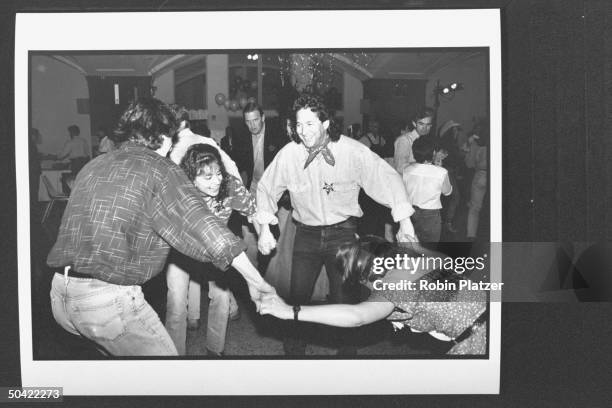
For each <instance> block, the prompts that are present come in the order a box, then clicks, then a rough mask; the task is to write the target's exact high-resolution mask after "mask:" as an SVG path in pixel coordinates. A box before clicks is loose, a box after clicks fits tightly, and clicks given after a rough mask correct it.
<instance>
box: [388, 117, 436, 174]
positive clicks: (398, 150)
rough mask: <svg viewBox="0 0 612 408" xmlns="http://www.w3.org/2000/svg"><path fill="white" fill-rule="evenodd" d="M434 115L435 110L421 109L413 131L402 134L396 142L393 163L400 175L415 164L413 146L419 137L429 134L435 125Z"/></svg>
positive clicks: (414, 119) (413, 125)
mask: <svg viewBox="0 0 612 408" xmlns="http://www.w3.org/2000/svg"><path fill="white" fill-rule="evenodd" d="M434 115H435V112H434V110H433V109H431V108H429V107H427V106H425V107H423V108H421V109H419V110H418V111H417V112H416V113H415V114H414V116H413V118H412V121H411V123H412V130H411V131H409V132H407V133H402V134H401V135H400V136H399V137H398V138H397V139H396V140H395V153H394V156H393V162H394V164H395V169H396V170H397V172H398V173H399V174H402V173H403V172H404V168H405V167H406V166H407V165H409V164H411V163H414V162H415V160H414V156H413V154H412V144H413V143H414V141H415V140H417V139H418V138H419V137H421V136H427V135H428V134H429V132H430V131H431V127H432V125H433V118H434Z"/></svg>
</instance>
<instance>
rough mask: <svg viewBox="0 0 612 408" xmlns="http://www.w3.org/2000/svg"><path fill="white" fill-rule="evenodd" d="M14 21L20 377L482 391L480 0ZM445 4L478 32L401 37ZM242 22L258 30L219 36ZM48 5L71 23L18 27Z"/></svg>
mask: <svg viewBox="0 0 612 408" xmlns="http://www.w3.org/2000/svg"><path fill="white" fill-rule="evenodd" d="M346 14H348V15H346ZM341 15H342V18H340V17H341ZM18 17H19V18H18V20H17V37H16V44H17V45H16V66H17V67H18V69H19V68H22V69H21V70H20V71H19V72H20V74H19V75H18V76H16V83H18V84H22V85H23V87H22V89H21V90H18V91H16V98H17V99H16V106H15V110H16V120H17V123H19V124H20V126H18V127H17V128H18V129H19V130H18V133H24V135H25V132H27V135H25V136H24V137H23V138H17V139H18V143H16V144H17V155H18V157H21V156H20V154H21V155H22V156H23V157H22V159H19V158H18V160H17V173H18V177H20V175H21V176H23V178H29V188H27V187H28V186H26V185H25V184H23V185H20V186H19V191H18V197H19V199H20V203H21V204H23V205H20V206H19V207H18V208H19V217H18V218H19V229H20V231H21V232H22V237H23V238H24V239H22V240H21V241H20V246H19V248H20V251H21V252H20V254H21V255H20V260H21V261H20V269H21V268H23V269H24V272H23V273H20V278H19V289H20V290H19V306H20V311H21V312H22V313H21V315H20V320H21V323H22V325H21V343H22V346H21V353H22V354H21V359H22V365H23V382H24V384H26V383H30V384H37V383H40V382H41V381H43V382H45V383H47V384H54V383H57V384H58V385H59V386H62V387H64V392H65V393H66V394H75V395H88V394H93V395H95V394H104V395H114V394H138V393H142V392H147V393H160V394H192V395H216V394H225V393H227V392H229V391H230V390H231V392H232V393H236V394H293V393H298V392H300V393H303V392H304V390H298V388H296V384H295V383H293V382H289V381H288V378H287V376H286V375H285V374H284V373H286V372H291V373H292V378H295V377H297V378H299V379H301V380H302V381H309V382H310V384H311V389H310V390H308V391H307V392H309V393H314V394H326V393H333V394H338V393H340V394H342V393H368V392H372V391H373V390H371V389H368V388H367V387H365V388H364V387H363V386H362V385H360V384H358V383H356V382H353V381H350V380H347V381H343V382H341V383H338V382H335V383H333V382H332V380H333V379H334V378H337V376H338V375H344V376H348V377H354V378H358V376H359V375H360V374H359V371H362V370H363V372H364V373H365V372H368V371H372V370H373V371H374V372H376V373H377V375H378V376H379V377H380V378H379V382H381V383H382V385H381V384H377V392H385V393H391V394H393V393H402V394H403V393H456V392H460V390H461V389H462V387H463V384H464V383H465V384H467V383H470V384H472V386H473V387H476V388H479V390H478V391H479V392H481V393H497V392H498V390H499V342H500V322H499V316H500V304H499V301H497V302H495V301H493V300H494V299H496V296H498V295H495V294H494V292H496V291H498V289H497V286H499V287H500V288H501V268H500V267H499V265H498V264H497V262H499V259H496V255H495V252H496V251H495V250H494V249H493V248H490V247H489V243H490V242H499V241H500V240H501V238H500V234H501V226H500V216H499V214H500V212H501V206H500V192H501V185H500V183H501V166H500V165H501V134H500V129H501V98H500V91H501V89H500V86H501V83H500V75H501V66H500V62H501V61H500V39H499V13H498V12H497V11H495V10H455V11H454V12H453V13H452V14H451V13H449V11H443V10H438V11H433V10H430V11H425V10H422V11H410V10H402V11H397V12H394V13H389V12H384V11H380V12H377V13H371V12H364V11H344V12H342V13H338V12H334V11H327V12H323V11H316V12H315V11H311V12H299V13H298V12H288V11H285V12H265V13H264V12H236V13H231V12H217V13H204V12H200V13H157V14H150V13H98V14H80V13H72V14H64V15H55V14H52V13H51V14H44V15H43V14H22V15H19V16H18ZM366 18H367V19H368V22H369V24H371V25H372V26H373V27H377V31H376V32H377V34H376V35H372V34H371V33H370V34H367V35H366V34H364V33H362V32H360V31H359V30H356V29H355V27H353V26H352V23H357V24H356V26H358V25H359V24H358V23H359V22H360V21H363V19H366ZM449 18H450V19H452V21H453V22H455V23H457V22H458V21H461V22H462V24H463V25H466V26H467V25H472V26H476V25H478V27H479V30H477V31H475V32H472V31H470V30H465V31H464V32H463V33H462V34H460V35H457V36H455V37H454V38H448V37H447V36H442V35H438V36H436V35H431V36H429V37H427V38H415V37H414V36H410V35H409V33H406V30H405V28H402V30H401V32H402V33H403V34H406V35H399V31H398V30H399V29H398V25H397V23H398V21H400V20H402V19H409V20H410V21H414V24H413V25H412V27H411V30H415V31H418V30H419V29H420V28H421V27H424V26H427V24H429V23H430V22H432V21H436V22H438V23H439V22H440V21H444V20H445V19H449ZM249 19H258V20H259V21H261V22H264V21H265V22H270V24H272V23H274V24H276V22H278V24H277V27H275V28H274V29H272V28H265V27H262V30H261V32H259V33H258V34H257V36H253V37H252V38H248V39H247V38H242V37H240V36H238V37H235V36H229V35H228V36H226V35H219V34H220V33H221V32H222V27H224V24H225V23H228V22H231V23H232V24H236V25H238V26H240V24H242V23H245V22H246V21H248V20H249ZM296 20H301V21H302V22H303V23H304V24H307V25H309V26H313V27H314V26H317V25H320V26H322V27H327V28H326V29H322V30H319V32H316V33H309V35H308V36H304V34H303V33H302V32H300V31H296V32H295V33H292V30H293V29H294V28H293V27H292V26H293V22H295V21H296ZM200 21H207V24H206V26H203V25H201V24H200V25H198V24H196V22H200ZM110 22H112V24H113V25H115V26H116V27H120V28H118V29H117V30H116V31H115V32H113V34H112V35H107V36H103V37H102V36H96V37H95V38H92V37H88V36H82V37H79V36H74V35H73V32H74V31H78V28H79V27H86V26H88V27H90V28H92V27H93V28H95V27H102V26H104V25H105V24H109V23H110ZM144 22H146V24H144ZM161 22H163V23H164V24H183V25H184V27H185V33H184V37H183V38H169V37H167V36H165V35H164V34H163V33H162V32H161V31H160V30H156V29H155V28H154V27H156V26H157V24H159V23H161ZM52 23H55V24H58V26H59V27H67V26H72V27H74V26H75V25H76V26H77V27H76V29H75V30H67V29H66V30H63V29H57V30H55V31H54V32H53V34H52V35H50V36H49V37H48V38H41V37H40V36H31V35H29V33H28V32H27V31H26V30H24V29H23V28H24V27H26V26H29V25H32V24H52ZM127 23H130V24H127ZM332 27H333V28H332ZM279 31H280V32H285V33H286V35H284V36H282V37H279V36H278V34H277V33H278V32H279ZM335 31H339V32H343V33H344V35H342V36H334V35H333V34H334V32H335ZM483 32H486V33H488V35H482V33H483ZM25 90H27V92H26V91H25ZM25 141H27V142H28V143H27V144H26V143H25ZM491 251H493V253H491ZM25 271H29V273H26V272H25ZM56 369H60V370H62V371H63V373H64V374H63V376H62V379H61V384H60V382H58V380H59V377H58V376H57V374H56V373H57V372H56V371H55V370H56ZM117 369H120V370H122V371H123V372H124V373H126V374H127V375H128V376H129V375H130V374H129V373H136V372H140V373H142V372H144V373H145V374H144V376H145V377H146V380H134V381H128V382H126V381H120V380H119V379H116V378H113V376H112V375H104V373H111V372H113V371H115V370H117ZM159 370H162V371H164V372H167V373H172V376H171V379H170V380H167V379H166V380H161V379H155V374H154V373H155V372H156V371H159ZM192 370H201V371H202V378H203V381H202V383H197V384H196V383H194V382H192V381H191V382H189V381H184V380H183V379H185V378H188V377H189V372H191V371H192ZM439 370H444V371H446V372H448V373H449V376H448V377H447V380H448V381H447V380H444V379H442V380H440V379H438V381H437V383H436V384H432V383H431V381H430V378H435V377H436V373H437V372H439ZM466 370H469V371H470V372H472V373H473V376H472V377H471V378H469V379H467V378H464V380H461V379H460V378H459V377H453V374H452V373H461V372H465V371H466ZM255 373H260V374H261V376H262V377H265V378H266V381H262V380H261V379H260V378H255V379H253V377H252V375H253V374H255ZM100 375H104V378H105V379H104V381H100V380H99V378H100ZM96 378H98V379H97V380H96ZM134 378H136V377H134ZM230 378H232V380H231V381H230ZM475 378H478V379H479V380H478V381H476V384H474V380H475ZM391 379H393V380H391ZM398 379H402V381H403V382H404V383H403V384H402V383H401V382H400V383H398V382H397V380H398Z"/></svg>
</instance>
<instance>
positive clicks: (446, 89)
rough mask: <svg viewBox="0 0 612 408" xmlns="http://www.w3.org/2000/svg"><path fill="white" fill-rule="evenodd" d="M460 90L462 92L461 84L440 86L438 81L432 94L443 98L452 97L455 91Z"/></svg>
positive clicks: (453, 83)
mask: <svg viewBox="0 0 612 408" xmlns="http://www.w3.org/2000/svg"><path fill="white" fill-rule="evenodd" d="M461 90H463V84H462V83H461V82H451V83H450V84H447V85H440V81H438V85H437V86H436V88H435V89H434V92H435V93H436V94H439V95H441V96H444V97H453V96H454V95H455V92H456V91H461Z"/></svg>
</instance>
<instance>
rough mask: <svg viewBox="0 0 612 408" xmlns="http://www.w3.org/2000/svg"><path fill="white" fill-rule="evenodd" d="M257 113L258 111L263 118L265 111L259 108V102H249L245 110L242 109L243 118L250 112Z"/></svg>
mask: <svg viewBox="0 0 612 408" xmlns="http://www.w3.org/2000/svg"><path fill="white" fill-rule="evenodd" d="M255 111H258V112H259V114H260V115H261V117H262V118H263V116H264V111H263V109H262V108H261V106H259V104H258V103H257V102H248V103H247V104H246V106H245V107H244V109H242V117H244V115H246V114H247V113H249V112H255Z"/></svg>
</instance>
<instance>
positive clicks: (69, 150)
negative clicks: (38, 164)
mask: <svg viewBox="0 0 612 408" xmlns="http://www.w3.org/2000/svg"><path fill="white" fill-rule="evenodd" d="M68 134H69V135H70V140H68V141H67V142H66V143H65V144H64V148H63V149H62V152H61V153H60V154H59V155H58V156H57V159H58V160H65V159H70V170H71V171H72V175H73V176H74V177H76V175H77V174H78V172H79V171H81V169H82V168H83V166H85V164H86V163H87V162H88V161H89V158H90V154H91V152H90V150H89V144H88V143H87V140H85V139H84V138H82V137H81V129H79V127H78V126H77V125H70V126H68Z"/></svg>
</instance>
